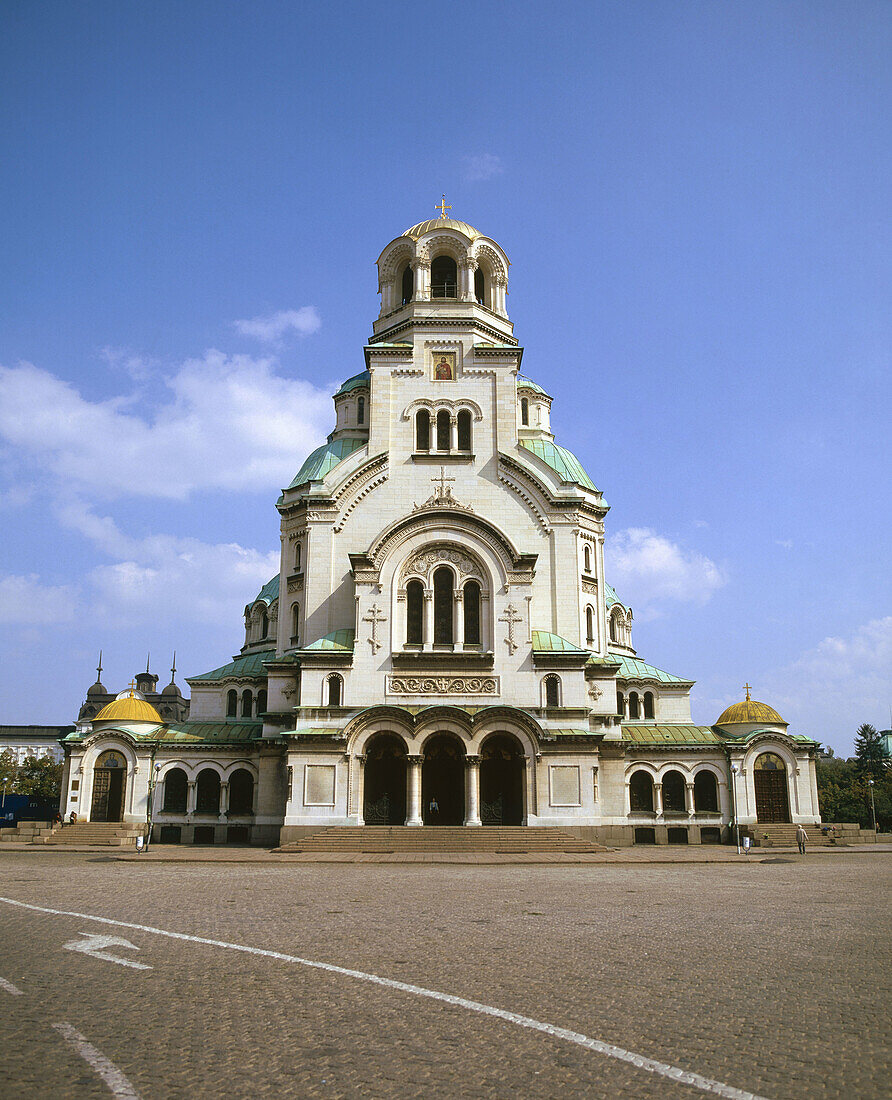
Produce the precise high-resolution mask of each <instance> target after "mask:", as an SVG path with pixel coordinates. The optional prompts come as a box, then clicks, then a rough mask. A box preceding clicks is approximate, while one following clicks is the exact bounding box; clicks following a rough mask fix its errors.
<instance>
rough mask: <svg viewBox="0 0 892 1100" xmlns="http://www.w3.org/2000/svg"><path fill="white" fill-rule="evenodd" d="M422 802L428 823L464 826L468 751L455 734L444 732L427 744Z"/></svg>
mask: <svg viewBox="0 0 892 1100" xmlns="http://www.w3.org/2000/svg"><path fill="white" fill-rule="evenodd" d="M421 805H422V816H423V819H424V824H425V825H463V824H464V821H465V753H464V749H463V748H462V746H461V744H460V742H459V741H458V740H457V739H456V738H455V737H450V736H449V735H448V734H445V733H441V734H437V735H436V736H435V737H432V738H431V739H430V741H428V743H427V744H426V745H425V747H424V763H423V764H422V765H421Z"/></svg>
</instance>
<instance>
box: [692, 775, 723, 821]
mask: <svg viewBox="0 0 892 1100" xmlns="http://www.w3.org/2000/svg"><path fill="white" fill-rule="evenodd" d="M694 809H695V810H696V811H697V812H698V813H718V811H719V788H718V784H717V783H716V778H715V776H714V775H713V773H712V772H710V771H706V770H705V769H704V770H703V771H699V772H697V774H696V775H695V776H694Z"/></svg>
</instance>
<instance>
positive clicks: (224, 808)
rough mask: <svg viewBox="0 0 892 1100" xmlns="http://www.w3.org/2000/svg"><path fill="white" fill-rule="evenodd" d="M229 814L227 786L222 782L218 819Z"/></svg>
mask: <svg viewBox="0 0 892 1100" xmlns="http://www.w3.org/2000/svg"><path fill="white" fill-rule="evenodd" d="M228 812H229V784H228V783H227V782H226V781H225V780H224V782H222V783H221V784H220V817H225V816H226V815H227V813H228Z"/></svg>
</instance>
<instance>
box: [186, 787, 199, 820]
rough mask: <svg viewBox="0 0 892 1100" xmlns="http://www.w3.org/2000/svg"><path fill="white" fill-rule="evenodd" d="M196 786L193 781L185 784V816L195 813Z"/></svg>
mask: <svg viewBox="0 0 892 1100" xmlns="http://www.w3.org/2000/svg"><path fill="white" fill-rule="evenodd" d="M196 786H197V784H196V782H195V780H194V779H190V780H189V781H188V782H187V783H186V813H187V814H194V813H195V800H196V797H197V791H196Z"/></svg>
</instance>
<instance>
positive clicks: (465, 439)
mask: <svg viewBox="0 0 892 1100" xmlns="http://www.w3.org/2000/svg"><path fill="white" fill-rule="evenodd" d="M458 449H459V450H460V451H470V449H471V414H470V413H469V412H468V411H467V409H462V411H461V412H460V413H459V414H458Z"/></svg>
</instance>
